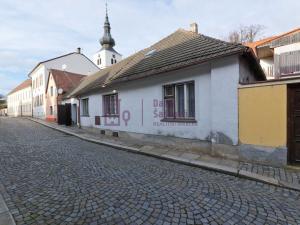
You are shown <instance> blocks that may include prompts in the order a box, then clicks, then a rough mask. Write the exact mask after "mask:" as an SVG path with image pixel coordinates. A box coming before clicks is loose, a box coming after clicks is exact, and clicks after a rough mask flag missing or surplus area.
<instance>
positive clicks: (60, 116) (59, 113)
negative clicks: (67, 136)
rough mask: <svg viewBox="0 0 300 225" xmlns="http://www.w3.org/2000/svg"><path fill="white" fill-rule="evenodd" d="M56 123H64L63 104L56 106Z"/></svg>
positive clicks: (64, 108) (64, 110) (64, 112)
mask: <svg viewBox="0 0 300 225" xmlns="http://www.w3.org/2000/svg"><path fill="white" fill-rule="evenodd" d="M57 123H58V124H59V125H64V124H66V107H65V105H58V106H57Z"/></svg>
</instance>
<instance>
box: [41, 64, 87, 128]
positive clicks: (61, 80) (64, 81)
mask: <svg viewBox="0 0 300 225" xmlns="http://www.w3.org/2000/svg"><path fill="white" fill-rule="evenodd" d="M84 77H86V76H85V75H82V74H76V73H70V72H67V71H63V70H54V69H51V70H50V72H49V76H48V80H47V84H46V93H45V95H46V120H48V121H51V122H58V120H59V118H58V117H59V114H58V111H59V110H60V109H59V107H65V104H66V103H67V102H66V101H64V100H66V99H67V100H71V99H69V98H66V96H67V95H68V93H70V92H71V91H72V90H73V89H75V88H76V87H77V86H78V85H79V84H80V82H81V81H82V80H83V78H84ZM73 101H75V102H72V105H71V106H70V107H71V110H74V111H73V112H72V114H73V120H72V121H71V122H70V123H73V124H76V123H77V120H76V119H77V116H76V114H77V106H78V102H77V100H76V99H75V100H74V99H73ZM71 119H72V118H71Z"/></svg>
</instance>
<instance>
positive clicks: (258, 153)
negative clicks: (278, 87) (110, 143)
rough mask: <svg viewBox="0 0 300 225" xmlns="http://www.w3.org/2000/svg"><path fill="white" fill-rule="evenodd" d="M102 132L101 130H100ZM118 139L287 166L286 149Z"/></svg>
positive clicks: (143, 136) (133, 137)
mask: <svg viewBox="0 0 300 225" xmlns="http://www.w3.org/2000/svg"><path fill="white" fill-rule="evenodd" d="M83 129H87V130H89V131H92V132H95V133H97V134H99V135H100V134H101V129H98V128H85V127H83ZM102 130H103V129H102ZM104 131H105V136H107V137H111V136H112V132H113V131H111V130H107V129H106V130H104ZM117 132H118V135H119V137H120V138H123V140H124V139H125V140H126V142H128V144H130V145H131V146H137V147H138V146H140V147H141V146H147V145H151V146H154V147H156V148H163V147H164V146H167V147H168V148H172V149H174V150H180V151H189V152H198V153H203V154H209V155H211V156H215V157H218V158H224V159H231V160H238V161H244V162H252V163H260V164H265V165H273V166H285V165H287V148H285V147H282V148H270V147H262V146H254V145H243V144H241V145H229V144H216V143H211V142H209V141H201V140H197V139H185V138H177V137H172V136H163V135H150V134H140V133H133V132H124V131H117Z"/></svg>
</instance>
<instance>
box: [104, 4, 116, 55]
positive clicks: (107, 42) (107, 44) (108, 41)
mask: <svg viewBox="0 0 300 225" xmlns="http://www.w3.org/2000/svg"><path fill="white" fill-rule="evenodd" d="M105 6H106V16H105V22H104V27H103V28H104V35H103V37H102V38H101V39H100V44H101V45H102V48H104V49H111V48H112V47H114V46H115V40H114V39H113V38H112V36H111V34H110V30H111V27H110V23H109V19H108V13H107V3H106V4H105Z"/></svg>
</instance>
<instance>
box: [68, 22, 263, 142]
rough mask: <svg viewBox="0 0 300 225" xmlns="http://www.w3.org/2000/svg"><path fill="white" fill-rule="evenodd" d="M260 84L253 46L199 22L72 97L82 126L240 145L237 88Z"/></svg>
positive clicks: (105, 73)
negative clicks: (205, 31)
mask: <svg viewBox="0 0 300 225" xmlns="http://www.w3.org/2000/svg"><path fill="white" fill-rule="evenodd" d="M258 80H265V76H264V73H263V71H262V69H261V67H260V65H259V63H258V62H257V60H256V58H255V56H254V54H253V52H252V50H251V49H250V48H248V47H245V46H242V45H239V44H232V43H227V42H224V41H221V40H217V39H214V38H211V37H207V36H204V35H202V34H198V33H197V26H196V25H195V24H194V25H193V27H192V31H186V30H183V29H179V30H177V31H176V32H174V33H173V34H171V35H169V36H168V37H166V38H164V39H162V40H161V41H159V42H157V43H156V44H154V45H152V46H151V47H149V48H146V49H144V50H141V51H140V52H138V53H136V54H134V55H132V56H130V57H128V58H126V59H123V60H122V61H121V62H119V63H117V64H115V65H113V66H111V67H108V68H106V69H103V70H101V71H100V72H98V73H96V74H94V75H91V76H89V77H87V78H85V80H84V81H83V82H82V83H81V84H80V85H79V86H78V87H77V88H76V89H75V90H74V91H73V92H72V93H71V94H70V96H74V97H79V98H80V109H81V112H80V118H79V119H80V125H81V126H82V127H90V128H98V129H101V130H103V132H105V131H114V132H119V131H123V132H126V133H127V134H133V133H140V134H147V135H164V136H174V137H182V138H189V139H198V140H205V141H209V142H211V143H219V144H227V145H237V144H238V141H239V138H238V85H239V83H249V82H254V81H258ZM121 133H122V132H121ZM115 134H116V133H115Z"/></svg>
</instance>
